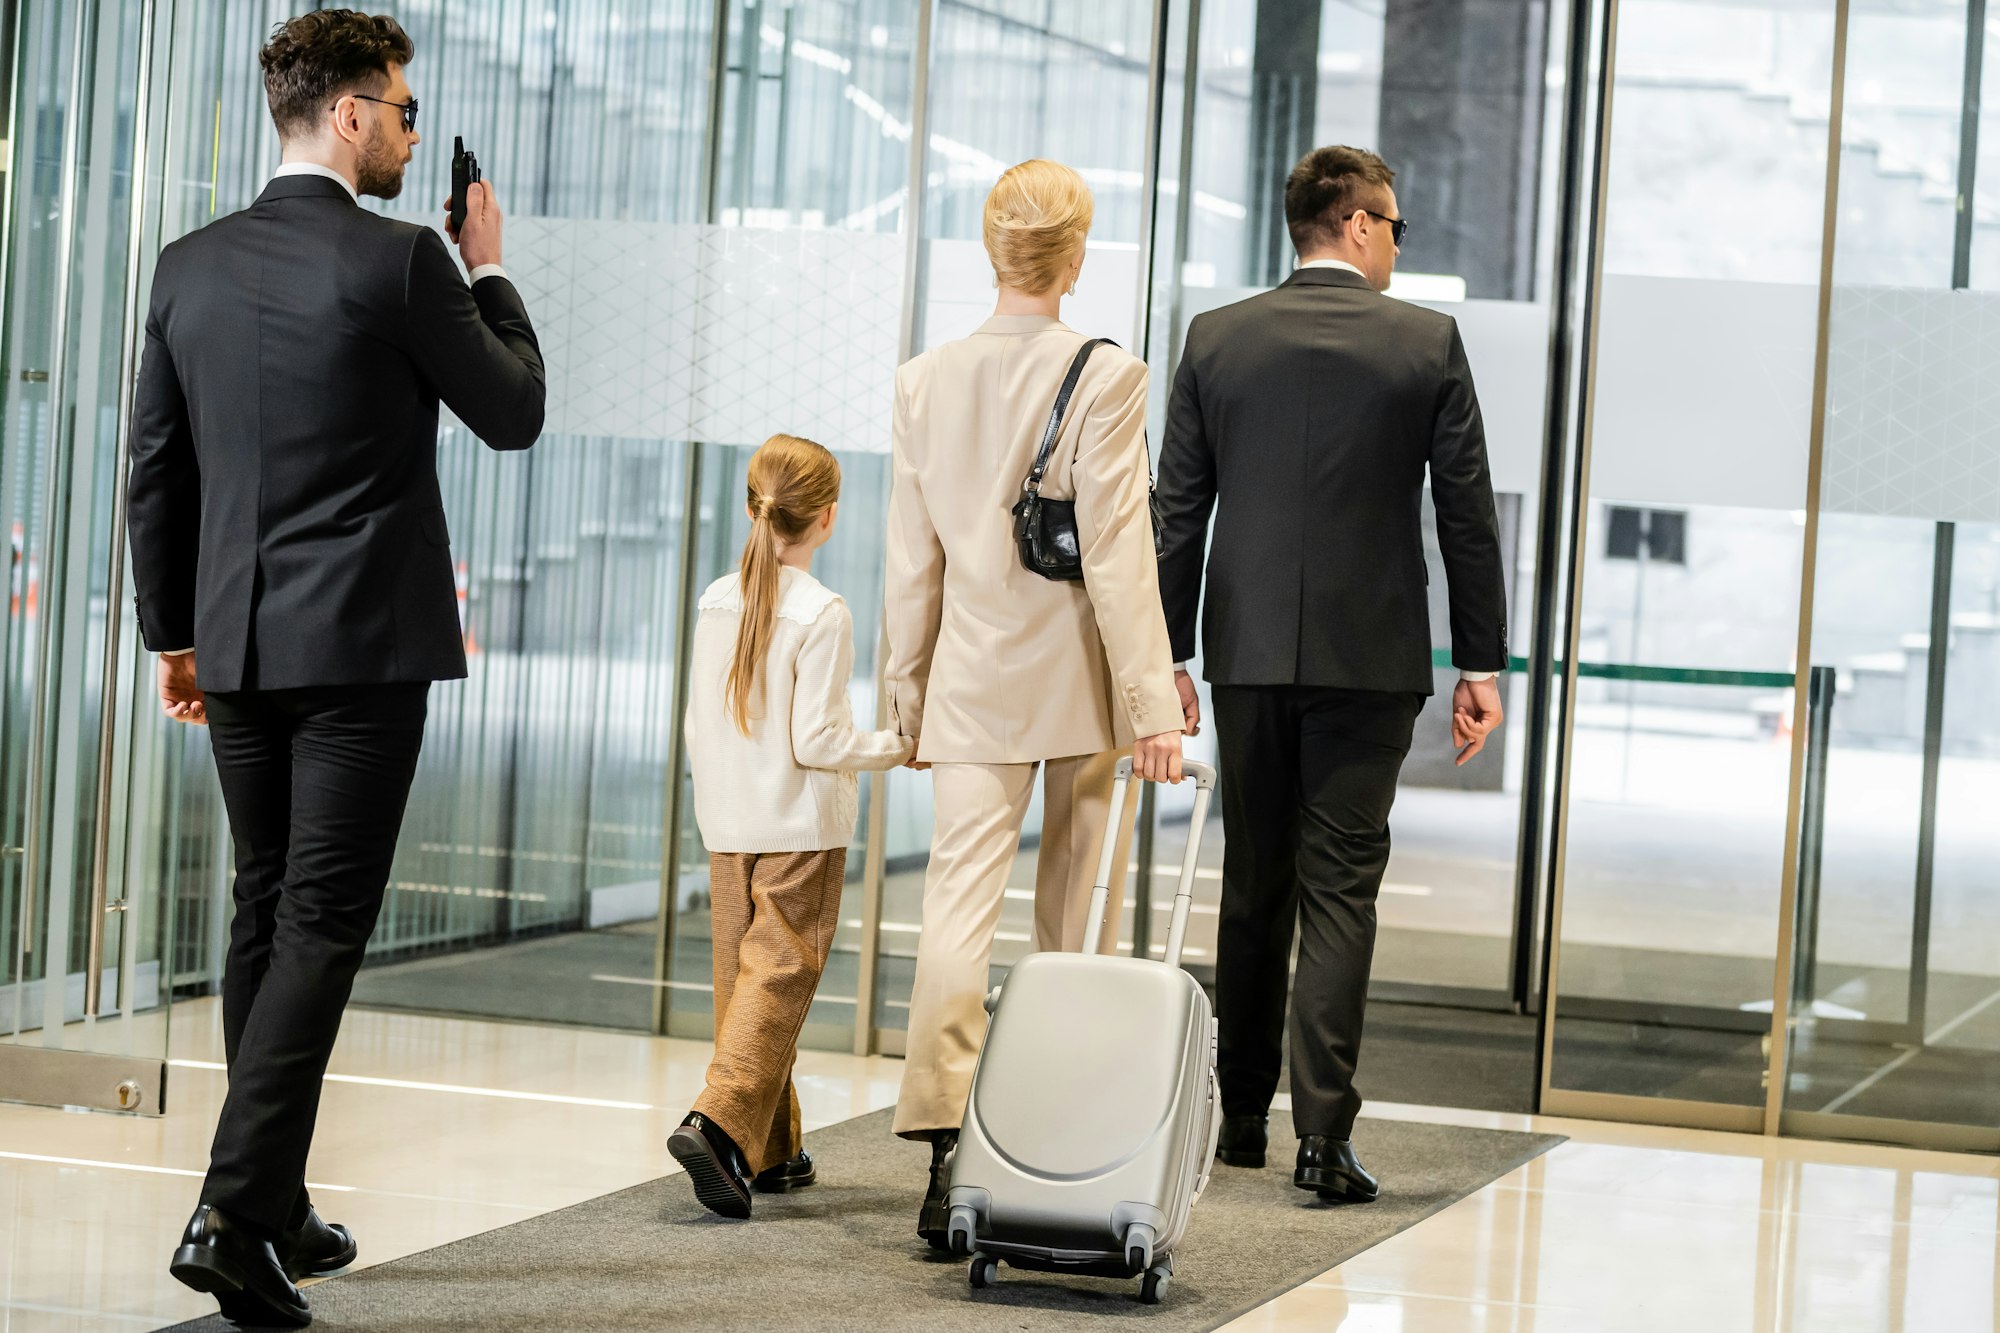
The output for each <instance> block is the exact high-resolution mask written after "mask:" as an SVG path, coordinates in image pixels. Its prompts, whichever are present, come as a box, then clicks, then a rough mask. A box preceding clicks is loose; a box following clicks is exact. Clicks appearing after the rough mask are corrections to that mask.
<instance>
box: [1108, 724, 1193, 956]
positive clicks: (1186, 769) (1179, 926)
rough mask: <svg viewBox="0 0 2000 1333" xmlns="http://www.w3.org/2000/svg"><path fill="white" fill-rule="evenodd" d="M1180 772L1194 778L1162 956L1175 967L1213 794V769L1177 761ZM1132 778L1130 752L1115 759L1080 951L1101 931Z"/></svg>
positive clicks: (1184, 933) (1185, 761) (1190, 760)
mask: <svg viewBox="0 0 2000 1333" xmlns="http://www.w3.org/2000/svg"><path fill="white" fill-rule="evenodd" d="M1181 772H1183V773H1184V774H1186V775H1187V776H1188V777H1189V778H1192V779H1193V780H1194V815H1193V817H1192V818H1191V819H1189V821H1188V840H1187V856H1186V857H1185V858H1184V859H1183V860H1182V861H1181V883H1180V887H1179V888H1177V889H1175V890H1174V918H1173V924H1172V925H1171V926H1169V927H1168V929H1167V952H1166V957H1165V958H1164V959H1163V960H1162V961H1164V962H1165V963H1166V965H1167V966H1168V967H1179V966H1180V962H1181V945H1182V944H1183V943H1185V942H1186V940H1187V923H1188V913H1189V912H1191V911H1193V910H1194V871H1195V860H1196V858H1197V857H1199V856H1200V855H1201V830H1202V825H1203V824H1204V823H1206V822H1207V820H1208V802H1209V800H1210V798H1211V797H1213V796H1214V795H1215V769H1214V768H1213V767H1211V766H1210V765H1208V764H1204V763H1202V762H1200V761H1199V760H1194V759H1184V760H1182V761H1181ZM1131 782H1132V756H1130V755H1126V756H1125V757H1124V758H1123V759H1120V760H1119V761H1118V773H1117V777H1116V778H1115V779H1114V780H1113V782H1112V784H1111V817H1110V818H1109V819H1108V820H1106V821H1105V829H1104V854H1103V856H1101V857H1100V858H1099V859H1098V862H1097V885H1096V887H1095V888H1093V889H1092V890H1091V891H1090V928H1089V930H1088V931H1087V932H1086V933H1085V935H1084V939H1083V951H1084V952H1085V953H1087V954H1092V953H1096V952H1097V944H1098V940H1099V938H1100V937H1101V936H1102V935H1103V933H1104V916H1105V908H1106V906H1107V905H1108V904H1109V903H1110V901H1111V867H1112V863H1113V862H1114V860H1115V859H1116V857H1117V855H1118V823H1119V820H1121V819H1122V818H1124V815H1125V789H1126V788H1127V787H1128V786H1130V785H1131Z"/></svg>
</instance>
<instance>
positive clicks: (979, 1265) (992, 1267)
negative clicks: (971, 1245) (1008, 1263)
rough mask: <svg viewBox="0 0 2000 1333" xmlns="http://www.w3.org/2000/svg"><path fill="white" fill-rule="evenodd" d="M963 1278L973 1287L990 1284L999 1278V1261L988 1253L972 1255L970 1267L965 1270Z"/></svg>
mask: <svg viewBox="0 0 2000 1333" xmlns="http://www.w3.org/2000/svg"><path fill="white" fill-rule="evenodd" d="M965 1280H966V1281H968V1282H970V1283H971V1284H972V1285H973V1286H974V1287H975V1288H978V1287H990V1286H992V1285H993V1284H994V1283H995V1282H997V1281H999V1280H1000V1261H999V1260H998V1259H995V1258H993V1257H992V1256H990V1255H985V1254H975V1255H973V1256H972V1267H970V1268H969V1269H967V1270H966V1273H965Z"/></svg>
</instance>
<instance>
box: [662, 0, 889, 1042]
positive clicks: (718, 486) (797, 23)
mask: <svg viewBox="0 0 2000 1333" xmlns="http://www.w3.org/2000/svg"><path fill="white" fill-rule="evenodd" d="M917 20H918V7H917V5H916V4H914V3H911V2H910V0H841V2H839V3H831V2H830V3H798V4H791V5H776V4H751V5H744V6H741V7H739V8H736V9H734V10H733V13H732V19H731V23H732V27H731V31H730V34H729V42H728V45H727V48H726V49H727V51H728V52H729V66H728V70H727V80H726V82H725V84H724V91H723V98H722V109H723V117H724V119H723V135H722V143H723V145H724V153H723V157H722V168H721V171H720V173H719V177H718V184H717V196H716V208H717V211H718V216H719V218H720V220H721V221H722V222H723V223H724V224H727V225H732V226H734V225H740V226H742V227H744V228H745V229H746V240H747V242H748V243H750V244H765V243H769V244H772V245H778V246H792V247H798V246H802V245H803V246H807V247H809V248H810V250H811V253H812V255H813V256H814V258H813V261H812V262H813V263H814V264H815V265H816V266H817V267H819V268H820V269H822V270H823V271H824V272H825V275H826V281H827V283H828V284H829V291H830V292H832V293H833V294H834V295H835V296H836V297H837V298H838V299H841V300H843V301H847V302H851V303H854V304H856V305H861V304H864V303H865V304H867V305H868V306H870V307H871V308H875V309H878V310H880V311H881V312H882V320H883V322H882V326H881V327H880V328H878V329H877V330H876V331H875V332H876V335H877V337H878V338H886V339H888V340H889V343H890V344H891V345H892V346H893V345H894V343H895V340H896V336H897V331H898V329H899V327H900V324H901V320H900V318H898V312H900V311H901V310H902V308H903V304H904V273H905V269H906V264H905V258H906V249H907V247H906V245H905V242H904V240H903V239H902V237H903V235H904V234H905V232H906V229H907V226H908V212H909V209H908V202H909V189H908V186H909V176H910V146H909V141H910V136H911V133H912V130H911V125H912V122H913V120H914V116H913V112H912V107H911V100H912V97H913V96H914V92H915V75H916V62H917ZM756 233H761V238H757V239H752V236H753V234H756ZM841 336H842V334H841V333H840V332H839V331H838V330H813V331H811V332H810V333H809V334H808V335H807V337H806V339H805V341H803V342H802V343H800V344H798V345H795V346H792V347H790V348H786V349H785V350H784V351H783V352H782V353H780V352H778V351H777V350H776V349H773V354H774V355H785V356H797V357H801V358H814V359H817V360H820V361H822V362H828V363H830V367H831V373H833V374H835V375H842V376H846V375H852V377H853V378H852V380H851V382H849V383H847V384H846V385H845V386H844V389H843V392H844V395H845V398H846V400H847V403H848V405H849V407H850V409H851V410H850V411H849V412H848V413H847V414H846V415H845V416H844V417H843V419H842V420H841V421H839V422H832V421H821V420H815V419H814V418H813V416H812V415H811V414H810V411H809V409H807V410H802V409H805V405H803V404H797V403H789V402H785V401H783V400H782V398H780V397H778V396H775V395H774V396H771V397H769V398H767V399H766V401H765V402H764V403H763V407H764V409H765V410H764V415H763V416H762V417H761V418H760V420H761V423H762V424H761V425H759V426H758V427H757V429H756V430H754V431H752V432H750V435H748V436H745V437H744V438H741V439H734V440H727V441H717V442H712V443H706V444H704V445H703V447H702V448H703V452H702V461H701V469H700V482H699V488H700V489H699V494H700V497H701V498H700V508H699V515H700V524H699V532H698V536H697V540H696V545H695V552H694V578H693V583H692V586H693V587H694V588H695V589H697V590H699V589H702V588H706V587H707V586H708V584H709V583H711V582H712V581H713V580H715V579H717V578H719V577H721V576H723V575H725V574H728V573H730V572H732V571H734V570H735V569H736V568H737V566H738V563H739V561H740V560H741V557H742V552H743V544H744V541H745V540H746V539H747V537H748V535H749V529H750V522H749V516H748V514H747V512H746V510H745V486H746V483H747V478H748V473H749V465H750V456H751V454H753V453H754V452H755V450H756V446H757V444H758V443H760V442H761V441H762V440H763V438H764V437H765V436H766V435H768V434H771V433H773V432H778V431H784V432H787V433H791V434H797V435H804V436H806V437H808V438H812V439H817V440H819V441H820V442H822V443H824V444H826V445H827V446H828V447H829V448H831V449H832V450H833V451H834V454H835V456H836V457H837V458H838V459H839V461H840V466H841V508H840V519H839V523H838V526H837V527H836V528H835V530H834V535H833V539H832V540H831V541H830V542H829V543H828V544H827V546H826V547H824V548H823V549H822V550H821V551H820V553H819V554H818V555H817V557H815V559H814V562H813V575H814V577H815V578H817V579H819V580H820V581H821V582H823V583H825V584H826V585H827V586H828V587H829V588H831V589H833V590H834V591H835V592H837V593H839V594H840V595H841V597H842V598H843V599H844V600H845V601H846V603H847V607H848V611H849V613H850V614H851V615H852V617H853V620H854V633H855V654H854V660H855V662H856V664H857V665H856V668H855V679H854V681H853V682H852V684H851V686H850V688H849V699H850V702H851V705H852V707H853V710H854V716H855V718H856V720H857V721H858V722H859V723H860V724H862V725H864V726H867V725H873V723H874V720H875V718H876V713H877V697H876V688H875V682H876V674H877V673H876V671H875V668H874V664H875V663H876V662H877V660H878V658H879V639H880V635H881V622H882V567H883V560H884V555H885V546H884V542H885V531H886V529H885V526H884V523H883V516H884V514H885V513H886V511H887V507H888V499H889V490H888V487H889V468H888V462H889V459H888V448H889V438H888V405H889V398H890V385H891V383H892V378H893V377H892V374H889V373H880V372H881V371H883V370H885V369H886V370H889V371H892V370H893V367H894V364H895V360H894V358H893V357H892V358H890V359H889V360H888V361H887V363H886V366H880V367H876V368H875V369H873V370H865V369H860V368H854V369H851V370H850V369H849V368H848V367H847V366H845V365H844V364H843V363H841V361H840V359H839V358H840V357H841V356H842V354H843V349H842V348H841V347H840V346H839V339H840V337H841ZM871 377H872V378H871ZM752 437H754V438H752ZM680 780H681V783H682V786H681V793H682V800H683V802H685V803H686V804H685V805H684V806H683V809H684V811H691V810H692V801H693V785H692V779H691V775H690V774H688V772H687V771H686V767H685V764H684V763H683V768H682V774H681V779H680ZM877 790H879V788H878V787H877V785H876V784H875V783H872V782H870V781H869V780H868V779H866V778H865V777H864V778H863V779H862V782H861V791H862V808H861V815H860V820H859V822H858V824H857V827H856V830H855V837H854V840H853V842H852V843H850V845H849V848H848V856H847V888H846V892H845V893H844V894H843V897H842V905H841V924H840V927H839V929H838V931H837V932H836V933H835V935H834V941H833V949H832V954H831V956H830V958H829V960H828V963H827V971H826V975H825V977H824V979H823V980H822V982H821V984H820V987H819V990H818V992H817V993H816V995H815V997H814V1002H813V1006H812V1010H811V1013H810V1014H809V1016H808V1019H807V1027H806V1031H805V1033H804V1034H803V1040H805V1041H806V1042H807V1043H808V1044H814V1045H823V1046H830V1047H849V1046H851V1045H852V1044H853V1041H854V1029H855V1024H856V1022H857V1010H856V1005H857V995H858V992H859V988H860V970H861V966H862V918H863V907H862V896H863V888H864V882H865V877H866V868H867V865H868V862H869V847H868V841H867V840H868V834H869V829H870V828H871V827H872V824H871V822H870V818H869V810H868V805H869V803H870V801H871V800H872V799H873V795H874V793H875V792H876V791H877ZM680 832H681V843H680V851H679V855H680V890H679V894H678V901H679V903H680V912H679V915H678V917H677V919H676V922H675V928H674V936H673V964H672V969H671V971H670V974H669V978H668V984H669V986H670V988H671V989H672V991H673V993H674V998H673V1013H674V1018H673V1021H672V1024H671V1027H670V1030H671V1031H673V1032H676V1033H681V1034H685V1035H688V1036H698V1037H706V1036H708V1035H709V1033H710V1030H711V1023H712V1019H711V1014H712V1008H711V1004H710V1000H709V995H710V991H709V985H710V979H711V977H712V969H711V962H710V926H709V919H708V912H707V887H706V886H707V882H708V853H707V851H706V849H704V848H703V847H702V845H701V840H700V832H699V830H698V829H697V828H696V827H695V825H694V821H693V819H692V817H691V815H689V814H684V815H683V818H682V820H681V824H680ZM905 984H906V985H907V982H906V983H905Z"/></svg>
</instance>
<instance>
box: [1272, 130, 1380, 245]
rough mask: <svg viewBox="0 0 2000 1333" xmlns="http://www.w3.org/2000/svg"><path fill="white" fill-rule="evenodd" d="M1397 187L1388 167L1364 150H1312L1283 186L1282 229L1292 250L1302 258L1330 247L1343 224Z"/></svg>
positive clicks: (1335, 148) (1330, 148)
mask: <svg viewBox="0 0 2000 1333" xmlns="http://www.w3.org/2000/svg"><path fill="white" fill-rule="evenodd" d="M1395 183H1396V173H1395V172H1393V171H1391V170H1389V164H1388V163H1386V162H1384V161H1383V160H1382V159H1381V158H1379V157H1377V156H1375V154H1373V153H1371V152H1369V151H1368V150H1367V149H1365V148H1347V147H1343V146H1341V145H1339V144H1334V145H1331V146H1329V147H1326V148H1315V149H1313V150H1312V151H1311V152H1310V153H1307V154H1306V155H1305V156H1304V157H1302V158H1300V159H1299V164H1298V165H1297V166H1296V167H1293V168H1292V174H1291V176H1290V177H1289V178H1288V179H1287V180H1286V181H1285V228H1286V230H1288V231H1290V232H1291V233H1292V246H1293V248H1295V249H1296V250H1297V251H1298V252H1299V253H1300V254H1305V253H1306V252H1308V251H1309V250H1316V249H1319V248H1321V247H1322V246H1325V245H1328V244H1330V243H1331V242H1332V241H1333V239H1334V237H1335V236H1337V235H1339V233H1340V224H1341V223H1343V222H1345V221H1347V219H1348V218H1349V217H1351V216H1353V214H1354V212H1355V211H1356V210H1357V209H1360V208H1363V207H1366V206H1367V205H1368V204H1370V203H1372V202H1374V201H1376V200H1378V199H1379V198H1380V197H1381V195H1380V194H1379V191H1382V190H1386V189H1388V188H1389V187H1390V186H1392V185H1394V184H1395Z"/></svg>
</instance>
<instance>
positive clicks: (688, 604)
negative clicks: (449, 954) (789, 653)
mask: <svg viewBox="0 0 2000 1333" xmlns="http://www.w3.org/2000/svg"><path fill="white" fill-rule="evenodd" d="M729 11H730V0H715V9H714V20H713V21H714V24H715V29H714V31H713V32H712V33H710V35H709V39H710V40H709V64H708V137H707V139H706V141H705V142H704V144H703V152H702V170H701V220H702V221H703V222H704V223H706V224H708V225H711V226H712V225H714V223H715V220H716V218H717V217H718V216H720V214H721V211H722V121H723V110H724V107H725V105H726V103H725V100H724V99H725V97H726V95H727V91H728V82H729ZM702 455H703V446H702V442H701V441H699V440H689V441H688V442H687V452H686V457H685V459H684V460H683V463H682V468H681V504H682V513H681V546H680V562H679V568H678V570H677V576H676V578H675V581H674V688H673V703H672V705H671V708H672V711H671V712H669V713H668V715H667V774H666V784H665V785H666V790H665V793H664V798H663V806H664V808H663V810H662V811H661V817H660V925H659V929H658V930H657V931H655V932H654V935H653V1031H654V1032H656V1033H659V1034H660V1035H662V1036H664V1035H666V1031H667V1024H668V1020H669V1019H670V1018H671V1017H672V1012H673V1004H672V987H671V986H669V985H668V984H667V983H668V981H669V980H670V979H671V974H672V972H673V963H674V941H675V937H676V935H677V934H678V933H679V918H680V881H681V831H682V828H683V827H684V825H683V820H684V818H685V814H686V812H685V809H684V807H685V805H686V802H684V801H683V800H681V786H682V783H681V769H682V768H683V767H685V766H686V763H687V728H686V726H685V725H684V719H685V717H686V715H687V701H688V679H687V677H688V658H689V653H690V651H691V650H692V648H693V646H694V645H693V638H694V633H693V624H694V614H693V613H694V605H695V586H696V584H697V582H698V581H699V579H700V575H701V553H700V549H699V548H700V546H701V487H702V463H703V461H704V460H703V456H702Z"/></svg>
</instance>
